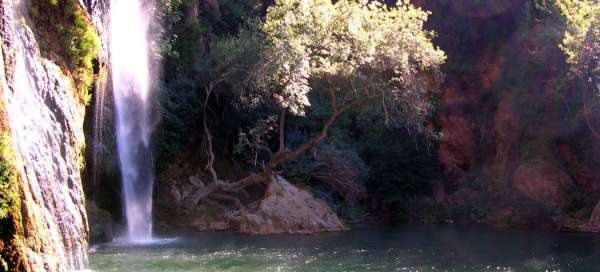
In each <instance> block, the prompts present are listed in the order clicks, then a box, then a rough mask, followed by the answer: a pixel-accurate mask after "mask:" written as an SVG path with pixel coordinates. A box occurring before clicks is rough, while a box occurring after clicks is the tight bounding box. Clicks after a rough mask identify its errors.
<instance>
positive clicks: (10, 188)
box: [0, 134, 19, 233]
mask: <svg viewBox="0 0 600 272" xmlns="http://www.w3.org/2000/svg"><path fill="white" fill-rule="evenodd" d="M14 167H15V166H14V158H13V153H12V148H11V146H10V138H9V136H8V135H6V134H2V135H0V220H2V219H4V218H6V217H7V216H8V215H9V214H10V213H11V212H13V209H14V208H15V203H17V201H18V198H19V192H18V190H17V184H16V182H17V181H16V178H17V176H16V174H15V168H14ZM2 232H3V228H1V227H0V233H2Z"/></svg>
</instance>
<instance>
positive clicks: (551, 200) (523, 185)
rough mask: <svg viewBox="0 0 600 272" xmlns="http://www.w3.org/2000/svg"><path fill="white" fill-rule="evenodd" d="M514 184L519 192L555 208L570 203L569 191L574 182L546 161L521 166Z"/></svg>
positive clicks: (513, 181) (517, 170) (516, 172)
mask: <svg viewBox="0 0 600 272" xmlns="http://www.w3.org/2000/svg"><path fill="white" fill-rule="evenodd" d="M512 183H513V186H515V189H516V191H517V192H520V193H522V194H524V195H526V196H527V197H528V198H530V199H533V200H535V201H538V202H540V203H545V204H548V205H550V206H554V207H561V206H565V205H567V204H568V203H569V202H570V199H569V197H568V194H567V191H568V188H569V187H570V186H573V181H572V180H571V178H570V177H569V176H568V175H567V174H566V173H565V172H564V171H563V170H562V169H560V168H559V167H557V166H555V165H552V164H551V163H548V162H545V161H538V162H533V163H523V164H521V165H519V166H518V167H517V169H516V170H515V173H514V175H513V177H512Z"/></svg>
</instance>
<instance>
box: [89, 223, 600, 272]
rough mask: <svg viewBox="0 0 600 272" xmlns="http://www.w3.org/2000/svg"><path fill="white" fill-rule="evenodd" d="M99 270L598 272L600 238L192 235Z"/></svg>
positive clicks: (106, 254) (100, 254)
mask: <svg viewBox="0 0 600 272" xmlns="http://www.w3.org/2000/svg"><path fill="white" fill-rule="evenodd" d="M90 264H91V268H92V269H93V270H94V271H130V272H133V271H161V272H165V271H203V272H211V271H231V272H254V271H261V272H262V271H265V272H270V271H296V272H309V271H311V272H312V271H327V272H335V271H356V272H361V271H380V272H390V271H563V272H567V271H568V272H578V271H581V272H594V271H600V236H598V235H593V234H582V233H557V232H546V231H526V230H509V229H492V228H486V227H483V226H400V227H394V228H376V227H362V228H356V229H355V230H353V231H350V232H343V233H332V234H319V235H310V236H290V235H276V236H251V235H236V234H231V233H186V234H179V238H177V239H175V240H170V242H168V243H157V244H153V245H146V246H139V245H137V246H135V245H126V244H105V245H99V246H97V247H94V248H93V249H92V253H91V255H90Z"/></svg>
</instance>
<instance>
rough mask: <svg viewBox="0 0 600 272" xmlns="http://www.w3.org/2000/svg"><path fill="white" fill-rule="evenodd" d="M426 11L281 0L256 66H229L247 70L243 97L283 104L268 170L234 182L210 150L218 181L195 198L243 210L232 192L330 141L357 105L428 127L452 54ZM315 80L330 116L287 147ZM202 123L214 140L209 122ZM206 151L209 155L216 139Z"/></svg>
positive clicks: (271, 12)
mask: <svg viewBox="0 0 600 272" xmlns="http://www.w3.org/2000/svg"><path fill="white" fill-rule="evenodd" d="M428 15H429V13H428V12H427V11H424V10H422V9H420V8H416V7H414V6H412V5H411V4H409V3H408V1H403V2H400V3H398V4H397V5H396V6H393V7H389V6H386V5H384V4H382V3H380V2H377V1H372V2H370V3H369V2H368V1H360V2H356V1H353V0H340V1H336V2H335V3H332V1H331V0H277V1H276V3H275V5H274V6H272V7H270V8H269V9H268V10H267V15H266V19H265V22H264V23H263V24H262V26H261V27H260V32H261V33H262V35H263V36H264V37H263V40H264V47H263V48H262V54H261V57H260V58H259V60H258V63H257V64H256V65H254V66H253V67H252V68H250V69H240V68H239V67H235V68H233V70H231V71H234V70H235V71H239V70H244V71H248V73H247V74H245V76H244V78H245V79H243V80H242V81H243V82H246V83H251V84H248V85H246V86H247V88H245V90H246V92H245V93H244V94H243V96H247V97H260V98H261V99H262V100H263V101H264V102H272V103H274V104H275V105H276V107H277V108H278V109H279V117H278V124H277V131H278V148H277V150H276V151H275V152H272V151H271V150H270V148H268V147H263V149H267V150H268V152H267V153H269V158H268V159H267V160H266V163H264V165H263V167H262V172H260V173H256V174H252V175H250V176H248V177H246V178H243V179H241V180H239V181H236V182H231V183H230V182H223V181H220V180H219V179H218V178H217V176H216V173H215V172H214V170H212V165H211V161H212V159H211V157H212V158H214V155H209V156H208V158H209V159H208V161H209V165H208V166H207V168H209V172H211V173H213V174H211V175H212V177H213V181H212V182H211V183H210V184H209V185H207V186H206V187H205V188H204V189H203V190H202V191H200V192H199V193H198V194H197V196H198V197H197V199H198V200H201V199H203V198H206V197H211V196H215V194H216V195H217V198H218V199H220V200H226V201H233V202H234V203H235V204H236V206H238V207H240V203H239V202H240V201H238V200H236V199H233V198H232V197H231V194H236V193H238V192H240V191H241V190H243V189H244V188H245V187H247V186H250V185H255V184H265V185H266V184H268V183H270V182H271V181H272V179H273V176H274V175H275V174H276V173H275V171H276V169H277V167H278V166H279V165H281V163H283V162H286V161H289V160H294V159H297V158H298V157H299V156H301V155H302V154H303V153H304V152H306V151H307V150H309V149H311V148H313V147H314V146H315V145H317V144H318V143H319V142H321V141H322V140H323V139H325V138H326V137H327V135H328V131H329V129H330V127H331V126H332V125H333V124H334V122H335V121H336V120H337V119H338V117H339V116H340V115H341V114H343V113H344V112H347V111H349V110H351V109H353V108H355V107H361V106H364V105H367V104H371V103H378V104H380V105H381V109H382V112H383V116H384V119H385V121H386V122H387V123H394V120H396V119H399V118H401V119H402V120H403V123H406V121H411V122H412V123H414V124H419V125H423V123H424V119H425V117H426V116H427V114H428V112H429V109H430V103H429V99H428V98H429V92H430V91H431V90H432V88H434V87H435V83H436V82H437V81H438V80H439V78H440V73H439V66H440V65H441V64H442V63H443V62H444V61H445V58H446V57H445V54H444V52H443V51H442V50H440V49H438V48H436V47H435V46H434V45H433V44H432V41H431V40H432V38H433V37H434V33H433V32H431V31H426V30H424V29H423V26H424V23H425V22H426V20H427V17H428ZM227 73H229V72H224V73H223V74H227ZM314 84H324V87H323V86H321V87H320V88H318V89H319V90H324V91H325V92H326V93H327V96H328V97H329V104H330V107H331V114H330V116H328V117H327V118H326V120H324V122H323V125H322V126H321V128H320V131H319V132H318V133H317V134H315V135H313V136H312V137H311V138H310V139H309V140H308V141H306V142H304V143H302V144H300V145H299V146H297V147H295V148H289V147H288V146H287V145H286V142H285V138H286V137H285V121H286V115H287V114H292V115H296V116H303V115H304V113H305V109H306V108H307V107H310V101H309V99H308V94H309V93H310V92H311V91H313V89H314V88H313V85H314ZM210 93H211V92H209V91H207V96H209V95H210ZM207 99H208V98H207ZM206 101H207V100H206ZM204 105H207V104H206V103H205V104H204ZM203 122H204V124H205V126H204V127H205V131H206V138H207V139H210V138H211V136H210V132H208V126H206V119H204V121H203ZM207 148H208V149H209V154H210V153H211V152H212V151H210V150H212V147H210V144H209V145H208V146H207ZM225 195H228V196H227V197H225Z"/></svg>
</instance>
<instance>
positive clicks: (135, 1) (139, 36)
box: [110, 0, 154, 243]
mask: <svg viewBox="0 0 600 272" xmlns="http://www.w3.org/2000/svg"><path fill="white" fill-rule="evenodd" d="M110 17H111V30H110V54H111V63H112V81H113V93H114V99H115V106H116V117H117V118H116V125H117V130H116V131H117V147H118V150H119V160H120V166H121V175H122V177H123V180H122V184H123V204H124V210H125V211H124V214H125V218H126V219H127V228H128V239H129V240H130V242H134V243H146V242H148V241H151V240H152V186H153V179H154V176H153V170H152V158H151V151H150V146H149V145H150V134H151V124H150V121H149V110H150V103H149V98H150V95H149V92H150V88H149V80H150V77H149V67H148V48H147V47H148V41H147V38H146V33H147V29H148V22H147V16H144V12H143V10H142V6H141V3H140V1H139V0H111V12H110Z"/></svg>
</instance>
